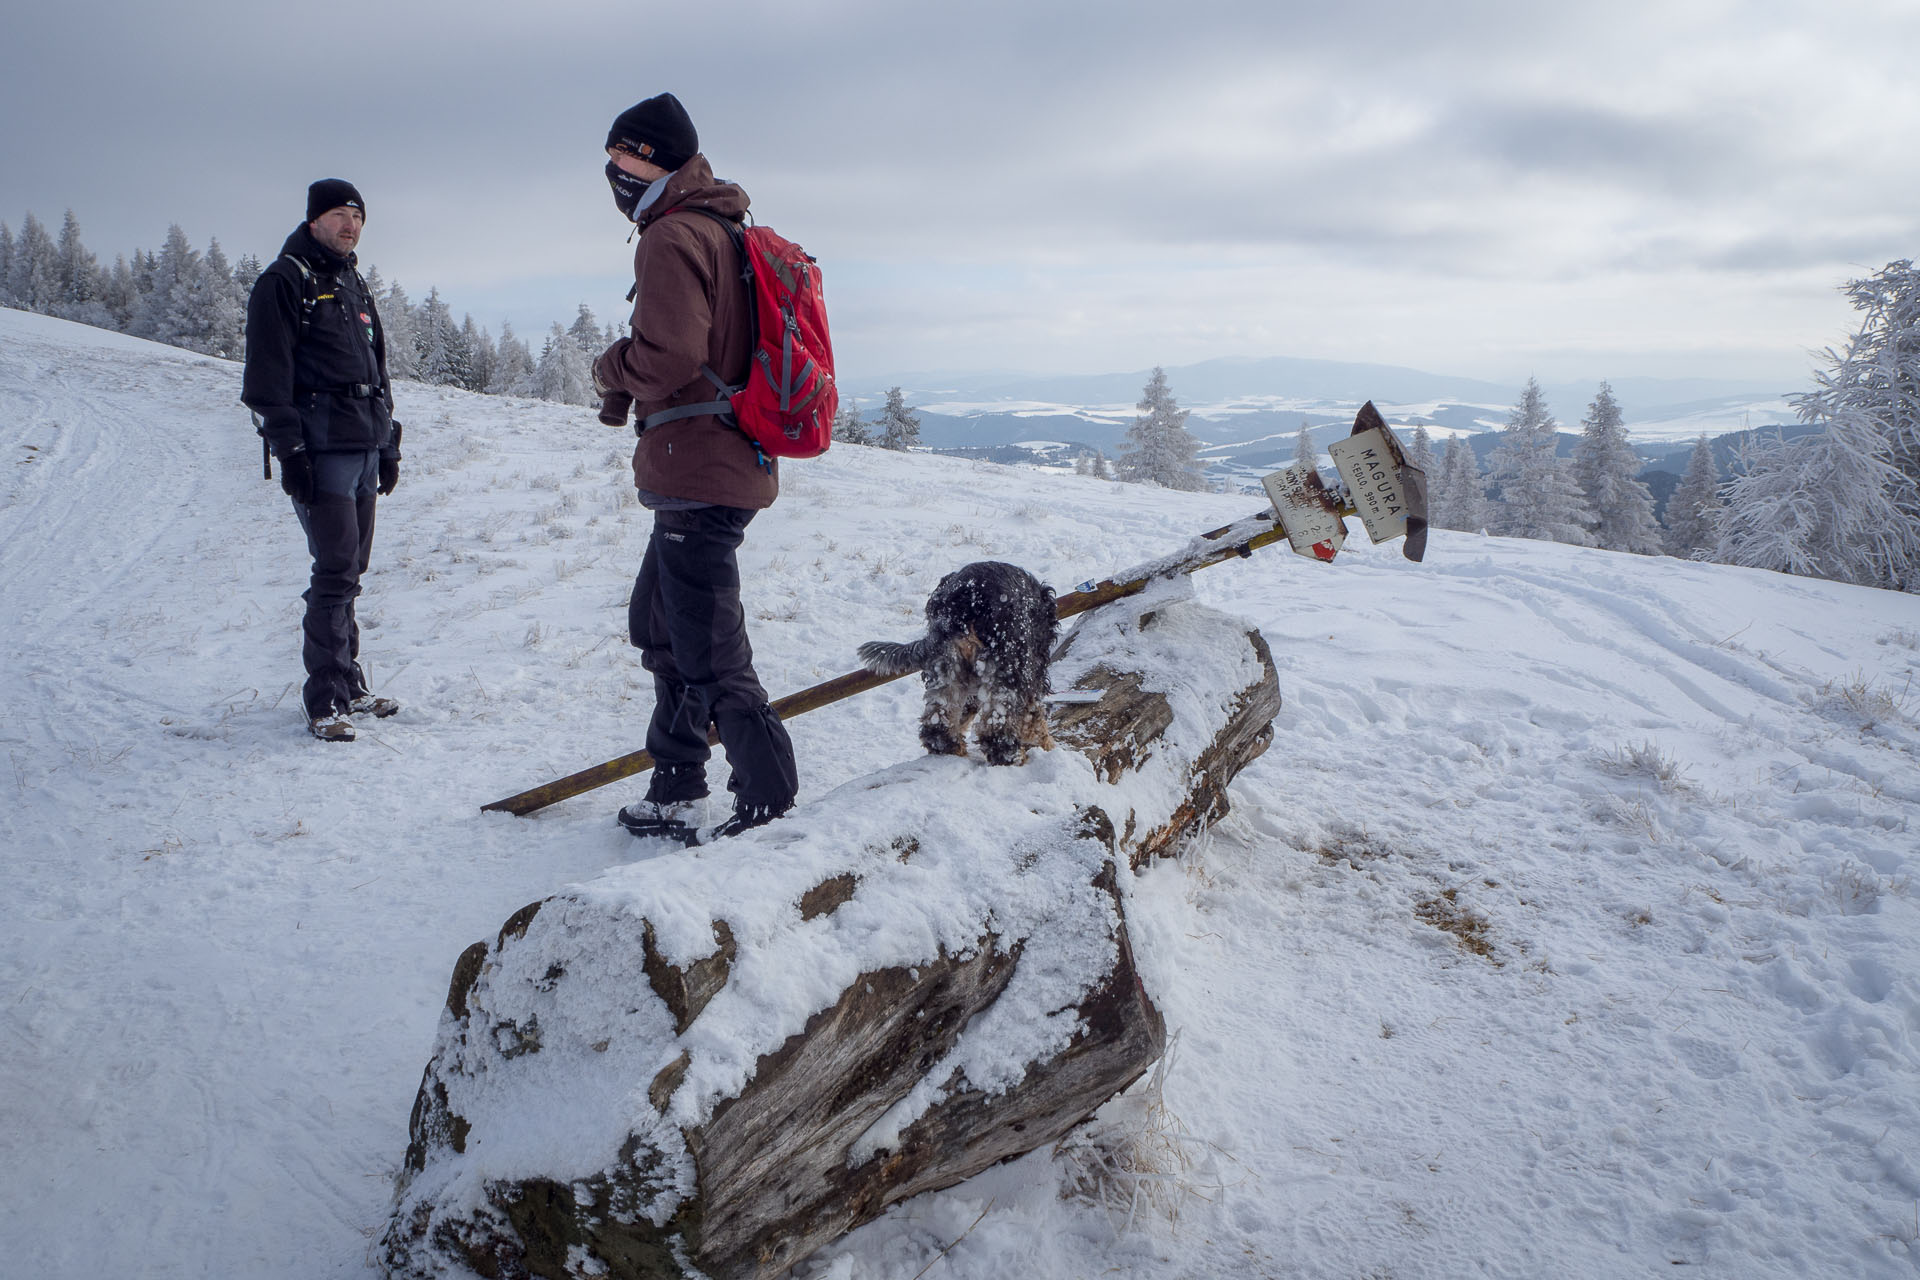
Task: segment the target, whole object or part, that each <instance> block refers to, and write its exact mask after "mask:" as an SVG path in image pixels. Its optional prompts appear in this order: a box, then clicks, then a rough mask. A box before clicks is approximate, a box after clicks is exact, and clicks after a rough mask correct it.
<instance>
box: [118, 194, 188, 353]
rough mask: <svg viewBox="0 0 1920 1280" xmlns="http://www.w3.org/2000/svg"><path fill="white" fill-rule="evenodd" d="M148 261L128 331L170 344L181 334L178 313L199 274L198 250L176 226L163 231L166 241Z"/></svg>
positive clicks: (140, 336)
mask: <svg viewBox="0 0 1920 1280" xmlns="http://www.w3.org/2000/svg"><path fill="white" fill-rule="evenodd" d="M151 261H152V270H151V272H150V273H148V276H147V279H146V281H145V283H144V287H143V288H142V289H141V291H140V301H139V302H137V303H135V304H134V308H133V323H132V326H131V327H130V328H129V330H128V332H130V333H132V334H133V336H134V337H136V338H146V339H149V340H150V341H153V342H165V343H168V344H170V345H171V344H174V343H175V342H176V341H177V340H178V338H179V337H180V335H181V332H182V331H181V328H180V317H179V314H178V313H179V311H180V309H181V308H183V307H184V306H185V305H186V302H187V293H188V292H189V291H190V290H191V288H192V286H193V280H194V277H195V276H196V275H198V274H199V272H200V251H199V250H197V249H195V248H194V247H193V246H192V245H190V244H188V243H187V233H186V232H185V231H182V230H181V229H180V224H179V223H177V222H176V223H174V224H173V225H172V226H170V227H168V228H167V241H166V243H165V244H163V245H161V246H160V254H159V256H158V257H157V258H154V259H152V260H151Z"/></svg>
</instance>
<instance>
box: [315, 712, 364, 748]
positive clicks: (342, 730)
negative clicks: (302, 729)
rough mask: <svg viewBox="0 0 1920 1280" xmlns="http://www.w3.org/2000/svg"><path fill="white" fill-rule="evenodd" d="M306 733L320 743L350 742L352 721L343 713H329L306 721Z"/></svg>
mask: <svg viewBox="0 0 1920 1280" xmlns="http://www.w3.org/2000/svg"><path fill="white" fill-rule="evenodd" d="M307 732H308V733H310V734H312V735H313V736H314V737H316V738H318V739H320V741H322V742H352V741H353V721H351V720H349V719H347V717H346V715H345V713H343V712H339V711H329V712H328V713H327V714H326V715H323V716H315V717H314V718H313V719H311V720H309V721H307Z"/></svg>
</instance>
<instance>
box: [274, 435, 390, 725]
mask: <svg viewBox="0 0 1920 1280" xmlns="http://www.w3.org/2000/svg"><path fill="white" fill-rule="evenodd" d="M379 481H380V454H379V451H378V450H374V449H368V450H366V451H365V452H353V453H317V454H314V455H313V501H312V502H311V503H301V502H295V503H294V504H293V510H294V514H295V515H297V516H299V517H300V527H301V529H303V530H305V531H306V535H307V550H308V551H309V552H310V553H312V555H313V577H312V580H311V581H310V582H309V584H308V586H307V590H306V592H305V594H304V596H303V597H302V598H303V599H305V600H306V602H307V613H306V617H305V618H304V619H302V621H301V624H300V630H301V644H300V659H301V661H302V662H303V663H305V664H306V668H307V683H306V687H305V689H304V690H302V697H303V699H304V700H305V702H306V704H307V718H308V719H309V720H315V719H318V718H320V717H321V716H326V715H331V714H333V713H334V712H336V711H345V710H346V709H347V704H348V703H350V702H352V701H353V700H354V699H355V698H357V697H359V696H360V695H361V694H363V693H366V692H367V676H366V672H364V671H362V670H361V669H360V624H359V622H358V621H357V620H356V619H355V618H354V616H353V602H354V601H355V600H356V599H358V598H359V595H360V575H361V574H363V573H365V572H366V571H367V564H368V562H369V561H370V560H371V559H372V556H373V509H374V502H375V488H376V486H377V485H378V484H379Z"/></svg>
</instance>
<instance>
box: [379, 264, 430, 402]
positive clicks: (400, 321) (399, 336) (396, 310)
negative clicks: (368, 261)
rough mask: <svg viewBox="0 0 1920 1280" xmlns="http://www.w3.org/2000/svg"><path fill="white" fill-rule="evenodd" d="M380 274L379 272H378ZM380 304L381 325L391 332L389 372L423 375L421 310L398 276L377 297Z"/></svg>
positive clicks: (401, 375)
mask: <svg viewBox="0 0 1920 1280" xmlns="http://www.w3.org/2000/svg"><path fill="white" fill-rule="evenodd" d="M376 274H377V273H376ZM374 302H375V304H376V305H377V306H378V307H379V308H380V329H381V332H383V333H385V334H386V335H387V376H388V377H389V378H413V379H418V378H419V377H420V312H419V310H418V309H417V308H416V307H415V306H414V305H413V303H412V302H411V301H409V300H408V298H407V291H406V290H405V289H403V288H401V286H400V282H399V281H398V280H395V281H394V282H393V284H392V285H390V286H388V288H387V291H386V293H385V294H383V295H381V296H379V297H376V298H375V299H374Z"/></svg>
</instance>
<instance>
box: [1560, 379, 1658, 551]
mask: <svg viewBox="0 0 1920 1280" xmlns="http://www.w3.org/2000/svg"><path fill="white" fill-rule="evenodd" d="M1640 470H1641V462H1640V458H1639V456H1638V455H1636V454H1635V453H1634V451H1633V447H1632V446H1631V445H1629V444H1628V443H1627V429H1626V426H1625V423H1624V421H1623V418H1622V415H1621V413H1620V405H1619V404H1618V402H1616V401H1615V400H1614V398H1613V388H1612V387H1610V386H1608V385H1607V384H1606V383H1604V382H1603V383H1601V384H1600V391H1599V394H1597V395H1596V396H1594V398H1593V403H1592V404H1591V405H1589V406H1588V408H1587V416H1586V417H1584V418H1582V419H1581V420H1580V440H1579V442H1578V443H1577V444H1575V445H1574V446H1573V476H1574V479H1575V480H1576V481H1578V482H1579V485H1580V491H1581V493H1582V494H1584V495H1585V496H1586V500H1587V506H1588V509H1589V510H1590V511H1591V512H1592V513H1593V529H1592V532H1591V534H1590V537H1591V539H1592V544H1593V545H1594V546H1596V547H1604V548H1605V549H1606V550H1608V551H1631V552H1633V553H1634V554H1636V555H1643V556H1653V555H1659V554H1660V526H1659V523H1658V522H1657V521H1655V520H1654V518H1653V493H1652V491H1651V490H1649V489H1648V488H1647V486H1646V485H1645V484H1643V483H1641V481H1640V479H1639V475H1640Z"/></svg>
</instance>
